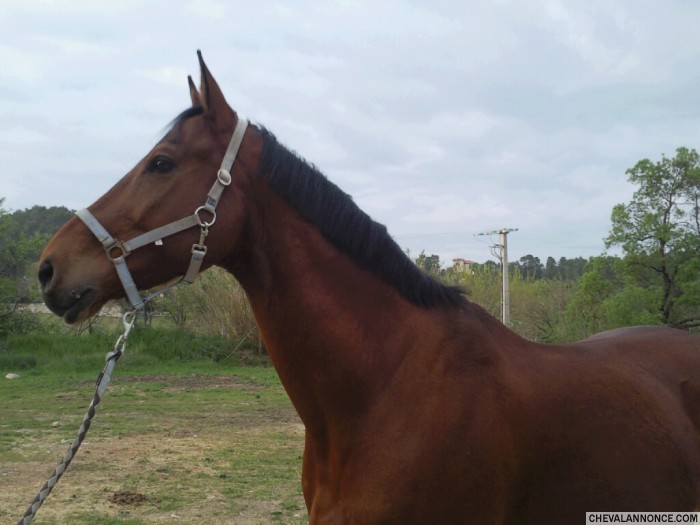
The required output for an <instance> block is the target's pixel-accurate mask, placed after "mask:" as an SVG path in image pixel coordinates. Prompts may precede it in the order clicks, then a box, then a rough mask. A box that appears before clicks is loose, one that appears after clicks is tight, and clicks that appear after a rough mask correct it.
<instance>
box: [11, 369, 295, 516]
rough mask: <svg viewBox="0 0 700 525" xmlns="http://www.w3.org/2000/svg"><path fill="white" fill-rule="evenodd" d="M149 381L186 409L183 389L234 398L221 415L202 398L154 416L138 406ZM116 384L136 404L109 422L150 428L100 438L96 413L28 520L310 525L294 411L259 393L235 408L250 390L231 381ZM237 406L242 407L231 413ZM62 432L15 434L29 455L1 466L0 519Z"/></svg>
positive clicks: (29, 492)
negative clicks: (129, 421)
mask: <svg viewBox="0 0 700 525" xmlns="http://www.w3.org/2000/svg"><path fill="white" fill-rule="evenodd" d="M153 381H165V382H167V384H168V386H167V387H166V389H164V390H163V391H164V392H167V396H168V398H167V399H168V401H169V402H171V403H172V402H173V401H177V400H178V398H177V397H175V399H173V397H172V396H183V397H182V401H183V403H186V402H188V399H189V398H188V397H187V394H188V393H189V394H192V392H198V391H202V390H208V389H209V390H210V389H223V392H222V395H225V396H229V393H230V396H229V397H230V398H231V400H232V401H231V403H230V404H229V405H227V406H226V408H225V411H223V412H222V409H221V400H220V399H217V400H215V401H213V402H212V404H211V405H208V404H207V401H206V398H204V401H202V400H200V399H199V398H198V400H197V407H196V408H197V410H196V412H192V411H184V412H183V413H182V414H179V413H173V412H168V411H167V410H166V411H158V410H153V409H154V408H156V407H157V406H158V404H157V403H158V399H157V398H156V399H153V398H151V399H148V400H147V402H146V403H143V405H139V404H138V403H141V400H140V398H139V395H137V394H139V393H140V392H141V390H140V387H142V386H143V385H144V383H148V382H153ZM119 385H120V386H119V388H118V389H117V390H118V391H119V389H121V392H122V393H123V395H124V397H127V394H129V395H131V396H132V397H133V398H134V399H136V404H134V405H133V406H132V405H129V411H128V412H127V411H124V412H123V413H122V414H120V408H119V406H117V407H116V408H114V409H112V410H111V412H112V413H111V414H110V416H111V417H112V418H114V419H118V418H120V417H134V418H139V417H143V418H146V417H147V421H148V425H147V428H144V429H143V431H141V432H135V431H133V430H132V429H129V430H127V431H124V432H118V433H115V432H114V431H111V432H107V431H104V432H100V414H99V413H98V416H97V418H96V420H95V422H94V424H93V428H92V429H91V432H90V434H89V435H88V438H87V440H86V441H85V443H84V444H83V447H82V448H81V449H80V451H79V452H78V454H77V456H76V458H75V459H74V460H73V463H72V464H71V466H70V468H69V469H68V470H67V471H66V473H65V474H64V476H63V478H62V479H61V480H60V482H59V483H58V485H57V486H56V488H55V489H54V490H53V492H52V494H51V495H50V496H49V498H48V499H47V501H46V502H45V503H44V506H43V507H42V508H41V509H40V510H39V513H38V515H37V518H36V519H35V520H34V522H33V523H35V524H36V525H42V524H44V525H47V524H64V523H71V524H73V523H76V524H79V523H90V524H102V523H104V524H110V525H115V524H129V525H134V524H141V523H217V524H219V523H220V524H229V523H230V524H234V523H235V524H274V523H306V510H305V507H304V503H303V499H302V496H301V488H300V485H301V483H300V478H301V474H300V469H301V459H300V458H301V453H302V448H303V426H302V425H301V424H300V422H299V420H298V418H297V416H296V414H295V413H294V411H293V409H292V407H291V405H289V404H282V405H280V404H279V403H278V402H275V403H272V406H271V407H269V408H268V407H266V406H265V403H266V402H265V398H264V396H262V398H257V397H255V396H253V400H254V401H255V402H256V403H257V404H256V405H255V406H254V407H253V408H254V409H250V407H249V405H250V404H251V403H252V402H251V401H245V400H244V402H241V401H240V400H239V399H238V398H237V397H236V392H237V391H241V390H245V391H246V392H248V391H249V390H250V389H251V385H241V383H240V381H239V380H238V379H236V378H230V377H224V378H222V377H207V376H191V377H187V378H181V379H178V380H175V381H173V380H172V378H161V377H156V376H154V377H151V378H130V379H127V378H121V379H120V381H119ZM265 388H267V387H258V386H254V387H253V390H255V389H263V390H264V389H265ZM248 395H250V393H248ZM229 397H225V398H224V399H228V398H229ZM190 402H191V401H190ZM105 403H108V401H107V399H105ZM241 403H245V404H244V405H243V404H241ZM114 404H115V405H118V403H114ZM237 404H238V405H237ZM239 405H240V406H243V407H244V408H245V409H246V410H245V411H244V412H237V411H236V406H239ZM175 406H176V404H175ZM49 419H50V418H49ZM108 421H111V419H108ZM63 426H64V428H63V429H53V430H49V431H42V432H21V431H19V430H18V431H17V438H16V445H17V447H18V449H21V450H22V454H23V455H24V456H30V457H31V458H32V459H31V460H16V461H2V462H0V487H2V488H1V489H0V522H3V523H14V522H16V521H17V519H19V517H21V515H22V513H23V512H24V510H25V509H26V507H27V505H28V504H29V503H30V501H31V500H32V499H33V498H34V496H35V494H36V493H37V491H38V490H39V488H40V487H41V485H42V484H43V482H44V481H45V479H46V478H47V477H48V475H49V474H50V472H51V470H52V469H53V467H54V466H55V465H56V463H57V462H58V460H59V459H60V458H61V457H62V456H63V454H64V452H65V450H66V449H67V447H68V445H69V442H66V441H70V440H66V439H65V438H61V439H59V438H58V431H59V430H63V431H64V432H63V434H62V435H65V427H66V426H68V425H63ZM70 426H71V427H72V423H71V425H70ZM75 428H76V431H77V425H76V426H75ZM71 440H72V438H71ZM35 458H36V459H35Z"/></svg>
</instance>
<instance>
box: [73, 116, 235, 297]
mask: <svg viewBox="0 0 700 525" xmlns="http://www.w3.org/2000/svg"><path fill="white" fill-rule="evenodd" d="M247 127H248V121H247V120H245V119H238V122H237V124H236V129H234V131H233V136H232V137H231V141H230V142H229V145H228V148H227V149H226V154H225V155H224V159H223V160H222V161H221V168H220V169H219V172H218V173H217V175H216V182H214V185H213V186H212V187H211V189H210V190H209V193H208V194H207V200H206V202H205V203H204V205H202V206H200V207H199V208H197V209H196V210H195V211H194V213H193V214H192V215H189V216H187V217H183V218H182V219H179V220H177V221H173V222H171V223H169V224H166V225H165V226H160V227H159V228H155V229H154V230H151V231H149V232H146V233H144V234H141V235H139V236H137V237H134V238H133V239H129V240H128V241H118V240H116V239H115V238H114V237H112V236H111V235H110V234H109V232H108V231H107V229H106V228H105V227H104V226H102V224H100V221H98V220H97V219H96V218H95V216H94V215H93V214H92V213H90V211H89V210H88V209H87V208H84V209H82V210H80V211H78V212H76V215H77V216H78V218H79V219H80V220H81V221H83V223H85V226H87V227H88V229H89V230H90V231H91V232H92V233H93V235H95V237H97V240H99V241H100V243H101V244H102V246H103V247H104V249H105V253H106V254H107V257H109V259H110V260H111V261H112V263H114V267H115V269H116V270H117V275H118V276H119V280H120V281H121V283H122V286H123V287H124V292H125V293H126V298H127V300H128V301H129V304H130V305H131V308H132V310H143V308H144V307H145V306H146V304H147V303H148V302H149V301H150V300H152V299H153V298H154V297H155V296H157V295H159V294H161V293H163V292H164V290H161V291H159V292H157V293H155V294H151V295H149V296H147V297H141V295H140V294H139V291H138V288H137V287H136V283H134V279H133V277H131V273H130V272H129V268H128V266H127V264H126V257H127V256H128V255H129V254H130V253H131V252H133V251H134V250H136V249H137V248H141V247H143V246H146V245H148V244H151V243H153V242H155V243H159V242H160V241H161V240H162V239H163V238H165V237H168V236H170V235H174V234H176V233H179V232H181V231H183V230H187V229H189V228H193V227H195V226H199V227H200V235H199V242H197V243H195V244H193V245H192V257H191V258H190V265H189V267H188V268H187V271H186V272H185V274H184V275H183V276H182V277H181V278H180V279H179V280H178V281H176V282H175V283H173V284H171V285H170V286H168V288H167V289H169V288H171V287H173V286H176V285H178V284H180V283H182V282H185V283H188V284H191V283H193V282H194V280H195V279H196V278H197V275H198V274H199V270H200V268H201V267H202V262H203V261H204V256H205V255H206V253H207V247H206V246H205V244H204V241H205V239H206V237H207V234H208V233H209V227H210V226H212V225H213V224H214V222H215V221H216V206H217V205H218V204H219V199H220V198H221V194H222V193H223V191H224V190H225V189H226V186H228V185H229V184H231V170H232V168H233V163H234V161H235V160H236V156H237V155H238V150H239V149H240V147H241V142H243V136H244V135H245V130H246V128H247ZM202 212H207V213H208V214H209V215H210V216H211V218H210V219H209V220H208V221H207V220H204V219H203V218H202V217H201V215H200V214H201V213H202Z"/></svg>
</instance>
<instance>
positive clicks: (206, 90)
mask: <svg viewBox="0 0 700 525" xmlns="http://www.w3.org/2000/svg"><path fill="white" fill-rule="evenodd" d="M197 56H198V57H199V68H200V71H201V75H202V77H201V78H202V80H201V85H200V88H199V99H200V102H201V105H202V106H204V109H205V111H206V112H207V114H208V115H209V116H211V117H212V118H213V119H214V120H215V121H219V119H221V118H222V117H224V116H225V115H227V114H228V115H234V112H233V110H232V109H231V107H230V106H229V105H228V103H227V102H226V99H225V98H224V94H223V93H222V92H221V88H219V85H218V84H217V83H216V80H214V77H213V76H212V75H211V73H210V72H209V68H207V65H206V64H205V63H204V59H203V58H202V52H201V51H197Z"/></svg>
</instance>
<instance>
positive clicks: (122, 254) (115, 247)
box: [105, 241, 129, 262]
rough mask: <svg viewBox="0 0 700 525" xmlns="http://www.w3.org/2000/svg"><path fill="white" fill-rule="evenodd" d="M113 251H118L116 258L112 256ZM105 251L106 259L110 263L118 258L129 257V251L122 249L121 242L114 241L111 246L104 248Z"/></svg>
mask: <svg viewBox="0 0 700 525" xmlns="http://www.w3.org/2000/svg"><path fill="white" fill-rule="evenodd" d="M114 250H119V253H118V254H117V255H116V256H114V255H112V252H113V251H114ZM105 251H106V252H107V257H109V258H110V259H111V260H112V262H114V261H116V260H117V259H119V258H120V257H126V256H127V255H129V251H128V250H127V249H126V248H125V247H124V244H123V243H122V242H121V241H114V243H113V244H111V245H109V246H108V247H106V248H105Z"/></svg>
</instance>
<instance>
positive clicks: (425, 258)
mask: <svg viewBox="0 0 700 525" xmlns="http://www.w3.org/2000/svg"><path fill="white" fill-rule="evenodd" d="M415 262H416V266H418V268H420V269H421V270H423V271H424V272H426V273H429V274H430V275H433V276H435V277H440V275H441V274H442V270H441V269H440V256H439V255H435V254H433V255H425V250H423V251H422V252H420V254H419V255H418V257H416V261H415Z"/></svg>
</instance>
